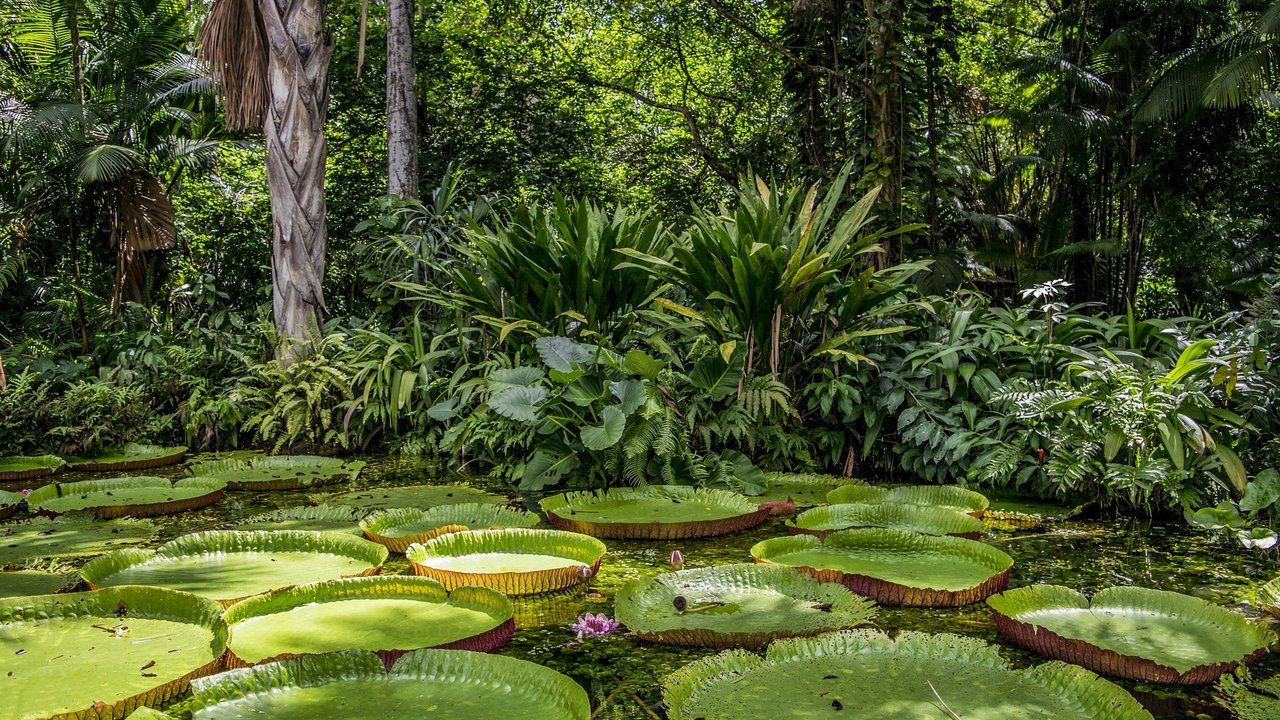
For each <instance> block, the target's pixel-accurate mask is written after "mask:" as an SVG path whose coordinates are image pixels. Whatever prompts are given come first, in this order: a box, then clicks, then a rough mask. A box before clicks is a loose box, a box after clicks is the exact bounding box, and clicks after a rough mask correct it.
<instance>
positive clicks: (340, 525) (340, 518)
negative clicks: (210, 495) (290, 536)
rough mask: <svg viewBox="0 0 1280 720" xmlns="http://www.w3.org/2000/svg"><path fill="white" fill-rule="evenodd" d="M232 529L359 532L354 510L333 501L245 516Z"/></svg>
mask: <svg viewBox="0 0 1280 720" xmlns="http://www.w3.org/2000/svg"><path fill="white" fill-rule="evenodd" d="M231 529H232V530H309V531H312V532H342V533H347V534H349V535H360V526H359V525H357V524H356V510H355V508H348V507H334V506H332V505H303V506H298V507H291V508H284V509H282V510H274V511H272V512H268V513H262V514H259V515H254V516H252V517H249V518H245V519H244V520H242V521H241V522H239V523H236V524H235V525H233V526H232V527H231Z"/></svg>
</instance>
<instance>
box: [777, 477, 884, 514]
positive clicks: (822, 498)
mask: <svg viewBox="0 0 1280 720" xmlns="http://www.w3.org/2000/svg"><path fill="white" fill-rule="evenodd" d="M764 476H765V480H766V482H767V484H766V486H765V491H764V493H762V494H760V495H757V496H755V497H753V498H752V499H753V500H756V501H757V502H762V503H766V502H786V501H787V500H791V501H792V502H793V503H795V505H796V507H814V506H816V505H826V504H827V493H829V492H831V491H832V490H835V489H836V488H838V487H843V486H845V485H862V484H863V482H862V481H861V480H859V479H857V478H847V477H841V476H839V475H817V474H810V473H765V475H764Z"/></svg>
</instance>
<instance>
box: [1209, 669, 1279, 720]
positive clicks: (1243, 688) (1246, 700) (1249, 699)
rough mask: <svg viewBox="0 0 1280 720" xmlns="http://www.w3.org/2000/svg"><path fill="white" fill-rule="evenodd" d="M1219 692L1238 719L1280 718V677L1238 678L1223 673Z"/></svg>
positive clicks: (1260, 719)
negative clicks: (1263, 678)
mask: <svg viewBox="0 0 1280 720" xmlns="http://www.w3.org/2000/svg"><path fill="white" fill-rule="evenodd" d="M1218 692H1219V693H1220V694H1221V695H1222V700H1223V703H1224V704H1225V705H1226V706H1227V708H1228V709H1229V710H1231V712H1232V713H1233V717H1235V718H1238V720H1276V718H1280V677H1273V678H1270V679H1267V680H1257V679H1252V678H1250V679H1248V680H1238V679H1236V678H1235V677H1233V676H1232V675H1223V676H1222V680H1221V681H1220V682H1219V683H1218Z"/></svg>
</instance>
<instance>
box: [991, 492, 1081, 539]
mask: <svg viewBox="0 0 1280 720" xmlns="http://www.w3.org/2000/svg"><path fill="white" fill-rule="evenodd" d="M983 492H984V494H985V495H986V496H987V499H988V500H989V501H990V503H991V504H990V505H989V506H988V507H987V511H986V512H985V513H983V515H982V521H983V522H985V523H986V524H987V527H989V528H991V529H993V530H1034V529H1035V528H1038V527H1040V526H1042V525H1044V524H1046V523H1054V522H1062V521H1063V520H1067V519H1069V518H1072V517H1075V516H1076V515H1079V514H1080V513H1082V512H1084V509H1085V507H1087V506H1086V505H1076V506H1074V507H1073V506H1068V505H1059V504H1057V503H1053V502H1049V501H1046V500H1042V499H1040V498H1036V497H1028V496H1025V495H1018V494H1016V493H1011V492H1007V491H998V490H997V491H983Z"/></svg>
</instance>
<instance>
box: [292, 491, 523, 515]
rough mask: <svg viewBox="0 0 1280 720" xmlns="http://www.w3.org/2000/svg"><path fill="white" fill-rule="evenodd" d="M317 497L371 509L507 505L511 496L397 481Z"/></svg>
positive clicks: (330, 501)
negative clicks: (402, 483) (468, 504)
mask: <svg viewBox="0 0 1280 720" xmlns="http://www.w3.org/2000/svg"><path fill="white" fill-rule="evenodd" d="M315 500H319V501H323V502H326V503H332V504H334V505H345V506H348V507H354V508H365V509H370V510H378V509H392V508H419V509H427V508H433V507H436V506H437V505H458V504H462V503H482V504H485V505H505V504H506V503H507V502H508V498H506V497H504V496H502V495H495V494H494V493H491V492H485V491H484V490H480V489H479V488H473V487H470V486H467V485H396V486H393V487H371V488H365V489H363V490H351V491H349V492H345V493H341V494H338V495H325V496H323V497H316V498H315Z"/></svg>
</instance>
